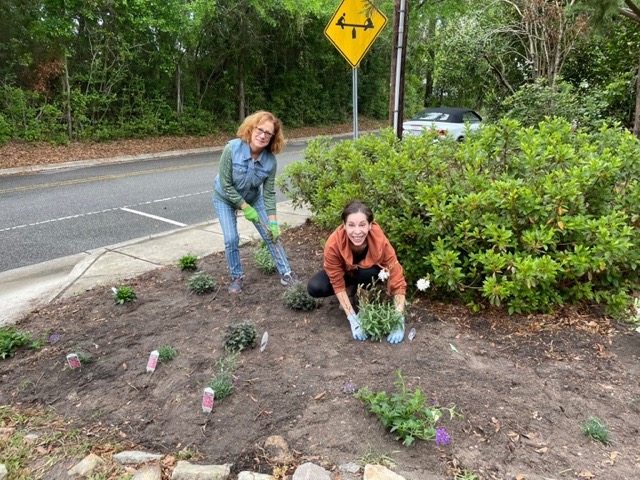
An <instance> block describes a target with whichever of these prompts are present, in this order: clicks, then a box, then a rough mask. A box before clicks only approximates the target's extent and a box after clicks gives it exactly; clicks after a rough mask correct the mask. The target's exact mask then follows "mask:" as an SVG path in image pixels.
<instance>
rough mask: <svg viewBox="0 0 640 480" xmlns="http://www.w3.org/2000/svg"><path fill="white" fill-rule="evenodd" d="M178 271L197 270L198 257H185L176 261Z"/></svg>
mask: <svg viewBox="0 0 640 480" xmlns="http://www.w3.org/2000/svg"><path fill="white" fill-rule="evenodd" d="M178 265H179V266H180V270H197V269H198V257H196V256H195V255H185V256H184V257H182V258H181V259H180V260H178Z"/></svg>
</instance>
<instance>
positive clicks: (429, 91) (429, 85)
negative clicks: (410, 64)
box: [423, 18, 436, 107]
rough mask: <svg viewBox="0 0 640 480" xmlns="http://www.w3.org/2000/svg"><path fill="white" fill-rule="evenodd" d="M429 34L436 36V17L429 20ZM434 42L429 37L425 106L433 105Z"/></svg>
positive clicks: (425, 78)
mask: <svg viewBox="0 0 640 480" xmlns="http://www.w3.org/2000/svg"><path fill="white" fill-rule="evenodd" d="M428 33H429V36H430V37H431V38H432V39H434V38H435V36H436V19H435V18H432V19H431V20H430V21H429V29H428ZM432 44H433V42H431V41H429V39H428V38H427V52H428V55H429V64H428V65H427V71H426V72H425V75H424V101H423V105H424V106H425V107H429V106H431V99H432V98H433V66H434V65H435V64H436V52H435V51H434V49H433V47H432V46H431V45H432Z"/></svg>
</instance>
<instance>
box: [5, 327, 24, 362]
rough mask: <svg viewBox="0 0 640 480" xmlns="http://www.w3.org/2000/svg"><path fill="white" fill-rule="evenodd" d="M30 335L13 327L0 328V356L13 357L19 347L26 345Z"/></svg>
mask: <svg viewBox="0 0 640 480" xmlns="http://www.w3.org/2000/svg"><path fill="white" fill-rule="evenodd" d="M30 340H31V335H29V334H28V333H27V332H20V331H18V330H17V329H16V328H15V327H9V328H4V327H2V328H0V358H2V359H5V358H7V357H13V356H14V355H15V353H16V350H17V349H18V348H19V347H22V346H25V345H27V344H28V343H29V342H30Z"/></svg>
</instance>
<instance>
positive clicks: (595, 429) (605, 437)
mask: <svg viewBox="0 0 640 480" xmlns="http://www.w3.org/2000/svg"><path fill="white" fill-rule="evenodd" d="M582 433H583V434H584V435H586V436H587V437H590V438H593V439H594V440H597V441H599V442H601V443H603V444H604V445H609V444H610V443H611V441H610V440H609V427H607V426H606V425H605V424H604V423H602V422H601V421H600V420H598V419H597V418H595V417H589V418H588V419H587V421H586V422H584V423H583V424H582Z"/></svg>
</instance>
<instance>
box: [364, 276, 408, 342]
mask: <svg viewBox="0 0 640 480" xmlns="http://www.w3.org/2000/svg"><path fill="white" fill-rule="evenodd" d="M358 305H359V312H358V319H359V320H360V325H361V326H362V330H363V331H364V333H366V334H367V336H368V337H369V338H370V339H371V340H373V341H374V342H377V341H380V340H382V339H383V338H384V337H386V336H387V335H389V334H390V333H391V332H393V331H394V330H396V329H398V328H399V327H400V326H401V325H402V318H403V315H402V313H400V312H398V311H397V310H396V307H395V305H394V303H393V299H388V298H384V296H383V293H382V291H381V290H380V288H378V287H376V286H374V288H371V289H365V288H358Z"/></svg>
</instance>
